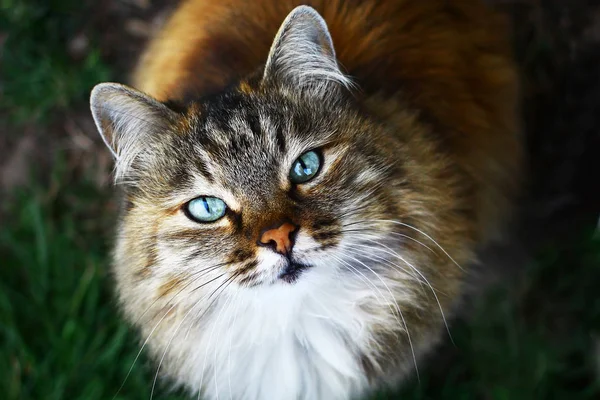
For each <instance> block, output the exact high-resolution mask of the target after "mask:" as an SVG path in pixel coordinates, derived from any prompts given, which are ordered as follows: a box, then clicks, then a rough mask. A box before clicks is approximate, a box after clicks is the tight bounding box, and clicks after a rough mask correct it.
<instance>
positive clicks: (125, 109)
mask: <svg viewBox="0 0 600 400" xmlns="http://www.w3.org/2000/svg"><path fill="white" fill-rule="evenodd" d="M90 106H91V110H92V116H93V117H94V122H95V123H96V127H97V128H98V131H99V132H100V136H102V139H103V140H104V143H105V144H106V146H107V147H108V148H109V150H110V151H111V153H112V154H113V156H114V157H115V181H117V182H118V181H120V180H122V179H123V178H124V177H126V176H127V175H129V174H130V172H131V169H132V165H133V164H134V161H140V162H142V163H143V162H144V160H140V155H141V153H142V152H143V150H144V149H147V148H148V146H149V145H150V144H151V142H152V141H153V138H155V137H156V136H157V135H160V134H162V133H164V132H165V131H166V130H167V129H169V127H170V126H171V123H172V122H173V121H174V120H175V113H174V112H173V111H172V110H170V109H169V108H168V107H167V106H165V105H164V104H162V103H160V102H158V101H157V100H154V99H153V98H151V97H149V96H147V95H145V94H143V93H141V92H138V91H137V90H134V89H132V88H129V87H127V86H125V85H120V84H117V83H100V84H98V85H96V86H95V87H94V89H93V90H92V93H91V96H90Z"/></svg>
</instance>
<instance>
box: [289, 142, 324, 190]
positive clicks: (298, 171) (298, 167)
mask: <svg viewBox="0 0 600 400" xmlns="http://www.w3.org/2000/svg"><path fill="white" fill-rule="evenodd" d="M320 168H321V157H320V156H319V154H318V153H317V152H316V151H314V150H311V151H307V152H306V153H304V154H302V155H301V156H300V157H298V158H297V159H296V161H294V164H292V169H291V170H290V181H292V183H295V184H300V183H305V182H308V181H310V180H311V179H312V178H314V177H315V176H316V175H317V173H318V172H319V169H320Z"/></svg>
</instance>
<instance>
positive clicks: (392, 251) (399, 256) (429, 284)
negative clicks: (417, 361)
mask: <svg viewBox="0 0 600 400" xmlns="http://www.w3.org/2000/svg"><path fill="white" fill-rule="evenodd" d="M366 240H368V241H371V242H374V243H375V244H376V245H378V246H382V247H384V248H386V249H388V250H389V251H390V252H391V253H389V254H391V255H393V256H395V257H398V258H399V259H400V260H402V261H403V262H404V263H405V264H406V265H408V266H409V267H411V268H412V269H413V270H414V271H415V272H416V273H417V274H419V275H420V276H421V278H423V279H424V280H425V282H426V283H427V286H429V288H430V289H431V293H432V294H433V296H434V297H435V301H436V302H437V305H438V307H439V309H440V314H441V315H442V319H443V320H444V325H445V326H446V331H448V336H450V341H451V342H452V343H453V344H454V339H452V334H451V333H450V328H449V327H448V322H447V320H446V316H445V315H444V311H443V310H442V304H441V303H440V300H439V298H438V296H437V294H436V290H435V289H434V288H433V286H432V285H431V283H430V282H429V280H427V278H426V277H425V275H423V274H422V273H421V271H419V270H418V268H416V267H415V266H414V265H412V264H411V263H409V262H408V261H407V260H405V259H404V258H403V257H402V256H401V255H400V254H398V253H396V252H395V251H394V250H392V249H390V248H389V247H388V246H386V245H384V244H382V243H377V242H376V241H374V240H371V239H366ZM355 245H356V246H362V247H367V248H370V249H377V250H383V249H382V248H381V247H378V246H366V245H362V244H355ZM440 293H442V292H440Z"/></svg>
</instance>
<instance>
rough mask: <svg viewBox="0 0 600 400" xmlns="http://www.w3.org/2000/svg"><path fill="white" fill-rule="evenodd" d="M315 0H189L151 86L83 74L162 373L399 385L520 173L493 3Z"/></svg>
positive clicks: (200, 379)
mask: <svg viewBox="0 0 600 400" xmlns="http://www.w3.org/2000/svg"><path fill="white" fill-rule="evenodd" d="M306 3H308V4H309V5H310V6H312V7H314V8H312V7H309V6H306V5H300V4H301V3H300V2H297V1H279V0H257V1H251V2H250V1H242V0H229V1H221V2H212V1H207V0H188V1H185V2H184V3H183V4H182V5H181V6H179V8H178V9H177V10H176V11H175V13H174V15H173V16H172V18H171V19H170V21H169V22H168V24H167V25H166V27H165V28H164V29H163V31H162V32H161V34H160V35H159V36H158V37H157V38H156V39H155V40H154V41H153V42H152V43H151V44H150V46H149V48H148V50H147V52H146V54H145V55H144V57H143V59H142V62H141V63H140V66H139V68H138V70H137V72H136V74H135V79H134V80H135V83H134V86H135V87H136V88H137V89H139V90H140V91H137V90H134V89H132V88H129V87H126V86H123V85H119V84H114V83H104V84H100V85H98V86H96V87H95V88H94V90H93V92H92V95H91V109H92V113H93V116H94V119H95V121H96V125H97V127H98V129H99V131H100V133H101V135H102V137H103V138H104V141H105V142H106V144H107V146H108V147H109V148H110V149H111V151H112V153H113V154H114V156H115V159H116V165H115V180H116V183H117V184H118V185H119V186H120V187H121V188H122V189H123V193H124V207H123V212H122V216H121V220H120V224H119V228H118V234H117V239H116V246H115V250H114V275H115V279H116V284H117V292H118V295H119V300H120V303H121V305H122V308H123V310H124V313H125V316H126V318H127V319H128V320H129V321H130V322H131V323H132V324H133V325H135V326H136V327H137V328H138V329H139V330H140V331H141V334H142V338H143V339H144V342H143V345H144V347H145V348H147V349H149V350H150V352H151V354H152V355H153V357H154V358H155V360H156V367H157V370H158V372H157V375H158V374H160V375H162V376H166V377H168V378H169V380H170V381H172V382H174V383H175V384H177V385H180V386H184V387H185V388H187V389H188V390H189V391H190V392H192V393H193V394H199V395H201V396H204V398H207V399H217V398H232V399H269V400H270V399H311V400H313V399H327V400H330V399H351V398H362V397H363V396H366V395H368V394H369V393H371V392H372V391H373V390H376V389H378V388H380V387H382V386H386V385H392V386H394V385H397V384H398V383H399V382H401V380H402V379H403V378H404V377H405V376H406V375H407V374H409V373H413V372H414V371H415V367H416V366H417V365H418V363H419V360H420V359H421V358H422V357H423V356H424V355H425V354H426V353H427V352H428V351H429V350H431V349H432V347H433V346H434V345H435V343H436V342H437V341H438V340H439V339H440V338H443V337H444V335H445V334H446V329H447V326H446V322H447V320H448V318H449V317H450V316H451V315H452V314H453V313H454V311H455V310H456V308H457V307H458V305H459V303H460V298H461V294H462V293H463V291H464V282H465V279H466V277H467V276H468V274H469V270H470V268H471V266H472V265H473V264H474V263H475V262H476V260H475V253H476V250H477V249H478V248H479V247H481V246H484V245H485V244H486V243H488V242H489V241H490V240H492V239H493V238H494V237H497V236H498V235H499V234H500V233H501V232H502V225H503V222H504V221H505V220H506V219H507V218H508V216H509V211H510V204H511V199H512V196H513V194H514V192H515V189H516V186H517V185H516V182H517V179H516V177H517V176H518V174H519V165H520V153H521V144H520V140H519V135H518V131H519V129H518V128H519V127H518V115H517V105H518V90H517V77H516V76H517V75H516V72H515V68H514V65H513V61H512V59H511V52H510V48H509V46H508V44H507V37H506V33H505V27H504V24H503V21H502V20H501V19H499V18H498V17H497V16H496V15H494V14H492V13H491V12H490V11H489V10H487V9H486V7H485V6H484V5H483V4H480V3H479V1H476V0H462V1H444V0H429V1H419V2H417V1H413V0H394V1H392V0H387V1H358V0H346V1H343V0H333V1H325V0H323V1H307V2H306ZM296 6H298V7H296ZM294 7H296V8H294ZM286 15H287V18H286ZM282 21H283V24H281V23H282ZM280 24H281V27H280V28H279V30H277V28H278V26H279V25H280ZM273 38H274V40H273Z"/></svg>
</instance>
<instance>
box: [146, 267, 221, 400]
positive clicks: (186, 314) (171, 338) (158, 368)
mask: <svg viewBox="0 0 600 400" xmlns="http://www.w3.org/2000/svg"><path fill="white" fill-rule="evenodd" d="M226 274H227V273H226V272H224V273H222V274H221V275H219V276H217V277H216V278H213V279H211V280H209V281H208V282H205V283H203V284H201V285H199V286H197V287H195V288H194V289H193V291H195V290H197V289H199V288H201V287H203V286H206V285H207V284H209V283H211V282H214V281H215V280H217V279H219V278H221V277H223V276H224V275H226ZM201 301H202V299H201V300H199V301H198V302H196V304H194V305H193V306H192V307H190V309H189V310H188V311H187V312H186V313H185V315H184V316H183V318H182V319H181V322H180V323H179V324H178V325H177V328H175V331H174V332H173V334H172V335H171V337H170V338H169V342H168V343H167V346H166V348H165V351H163V354H162V356H161V358H160V362H159V363H158V367H157V368H156V374H155V375H154V381H153V382H152V390H151V391H150V400H152V398H153V396H154V389H155V387H156V381H157V380H158V374H159V372H160V367H161V366H162V363H163V361H164V359H165V356H166V354H167V350H168V349H169V347H170V345H171V342H172V341H173V338H174V337H175V335H176V334H177V332H178V331H179V329H180V328H181V326H182V325H183V323H184V321H185V320H186V318H187V317H188V315H190V313H191V312H192V311H193V310H194V309H195V308H196V307H197V306H198V304H201ZM176 305H177V304H173V305H172V306H171V308H170V309H169V311H167V313H169V312H170V311H171V310H172V309H173V307H175V306H176ZM166 315H167V314H165V316H166ZM165 316H163V318H164V317H165ZM161 321H162V319H161ZM159 323H160V321H159ZM157 326H158V325H157ZM153 331H154V330H153ZM151 334H152V332H151ZM148 339H150V336H148ZM148 339H146V342H147V341H148ZM145 344H146V343H144V345H145ZM142 349H143V347H142ZM140 352H141V350H140Z"/></svg>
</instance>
